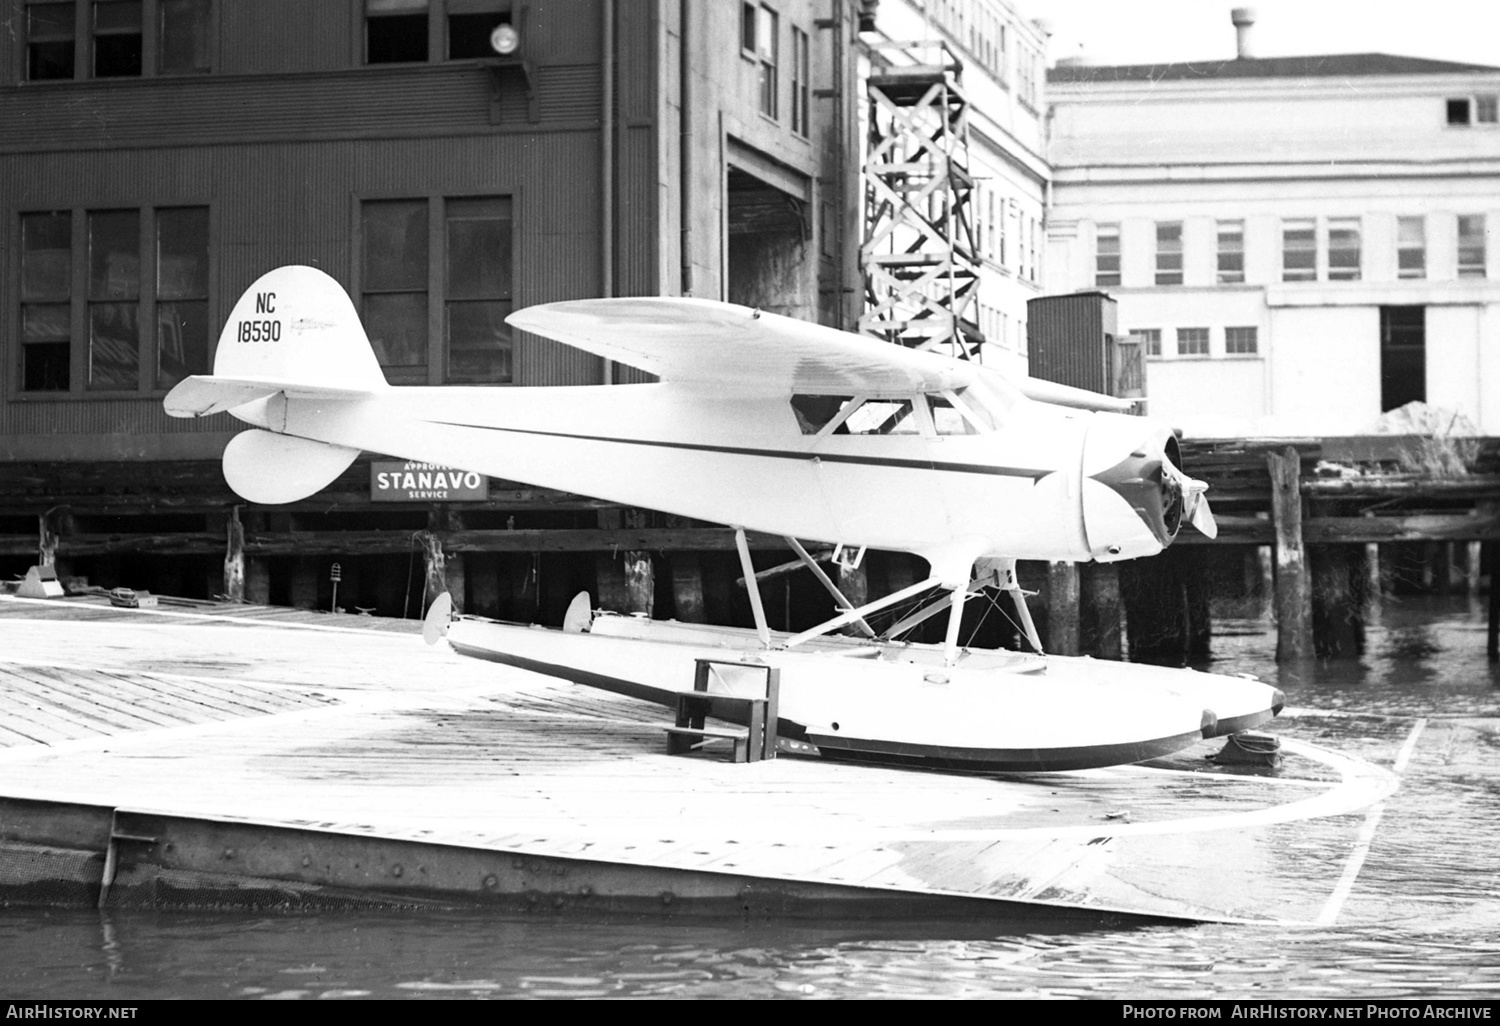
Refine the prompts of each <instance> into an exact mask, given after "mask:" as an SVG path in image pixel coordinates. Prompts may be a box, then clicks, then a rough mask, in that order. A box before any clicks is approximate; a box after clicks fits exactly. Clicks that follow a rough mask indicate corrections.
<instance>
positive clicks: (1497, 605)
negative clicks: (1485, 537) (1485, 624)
mask: <svg viewBox="0 0 1500 1026" xmlns="http://www.w3.org/2000/svg"><path fill="white" fill-rule="evenodd" d="M1484 551H1485V555H1486V556H1487V557H1488V558H1487V559H1486V560H1485V564H1486V568H1487V569H1488V570H1489V572H1490V621H1489V633H1488V635H1487V637H1486V643H1485V651H1486V652H1487V653H1488V654H1489V657H1490V662H1492V663H1493V662H1496V661H1500V586H1497V585H1500V572H1497V571H1500V542H1494V541H1487V542H1485V543H1484Z"/></svg>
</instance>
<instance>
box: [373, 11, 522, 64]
mask: <svg viewBox="0 0 1500 1026" xmlns="http://www.w3.org/2000/svg"><path fill="white" fill-rule="evenodd" d="M364 4H365V62H366V63H367V64H399V63H412V62H421V61H426V60H441V59H446V60H450V61H466V60H477V59H483V58H491V57H494V56H496V51H495V47H494V43H493V42H492V39H493V38H494V33H495V30H496V29H498V28H500V26H502V25H510V24H511V9H510V4H508V3H507V2H506V0H364ZM434 32H436V33H437V39H436V40H434V39H433V33H434ZM434 41H435V42H436V44H437V45H436V46H434V45H433V43H434Z"/></svg>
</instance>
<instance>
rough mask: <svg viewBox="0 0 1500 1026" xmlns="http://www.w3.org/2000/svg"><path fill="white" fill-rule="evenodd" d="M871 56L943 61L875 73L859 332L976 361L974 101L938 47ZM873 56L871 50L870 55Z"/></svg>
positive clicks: (897, 46) (901, 46)
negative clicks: (932, 56) (923, 55)
mask: <svg viewBox="0 0 1500 1026" xmlns="http://www.w3.org/2000/svg"><path fill="white" fill-rule="evenodd" d="M874 49H875V50H877V51H878V50H898V51H902V52H904V53H907V54H909V55H917V54H919V53H920V52H921V51H922V50H924V49H925V50H926V51H929V52H931V51H936V52H937V54H938V58H939V59H938V62H937V63H918V64H912V65H904V66H899V67H886V68H883V69H880V70H878V71H874V72H872V73H871V75H870V77H869V81H868V85H867V92H868V99H869V126H868V127H869V146H868V155H867V156H866V158H865V165H864V173H863V178H864V190H865V235H864V243H863V245H862V246H861V247H860V264H861V266H862V268H863V271H864V290H865V311H864V314H863V315H862V316H861V317H860V319H859V327H860V330H861V331H863V332H864V333H866V334H868V335H874V336H875V337H877V338H882V339H885V340H886V341H889V342H899V343H900V344H902V345H905V346H910V347H911V348H913V349H929V350H936V351H938V352H942V353H946V354H948V355H951V356H956V357H959V358H962V359H969V358H972V357H974V356H975V355H976V354H977V353H978V350H979V346H980V343H981V342H982V341H983V336H982V335H981V334H980V332H979V325H978V320H977V317H976V316H975V312H976V311H977V302H978V297H979V261H978V247H977V246H976V245H975V238H974V227H973V221H972V216H971V215H972V208H971V203H970V201H971V198H972V196H973V192H974V180H973V178H972V177H971V176H970V174H969V101H968V99H967V97H965V95H964V92H963V90H962V89H961V88H960V85H959V75H960V72H961V70H962V65H961V64H960V63H959V62H958V60H957V59H956V58H954V57H953V55H952V54H951V53H950V52H949V50H948V48H947V47H946V46H945V45H943V44H942V43H888V44H884V45H882V46H880V47H877V48H874ZM872 56H874V54H872Z"/></svg>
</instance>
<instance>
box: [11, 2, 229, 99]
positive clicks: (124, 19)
mask: <svg viewBox="0 0 1500 1026" xmlns="http://www.w3.org/2000/svg"><path fill="white" fill-rule="evenodd" d="M211 2H212V0H29V2H28V3H27V4H26V78H27V80H28V81H32V82H42V81H49V80H59V79H62V80H66V79H73V78H139V77H140V76H142V75H179V74H193V73H201V72H206V71H208V70H209V67H210V60H209V20H210V15H211V8H210V4H211Z"/></svg>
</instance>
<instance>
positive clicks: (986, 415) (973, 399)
mask: <svg viewBox="0 0 1500 1026" xmlns="http://www.w3.org/2000/svg"><path fill="white" fill-rule="evenodd" d="M979 400H980V397H979V396H977V395H976V394H975V393H974V391H973V390H972V389H960V390H959V391H957V392H944V393H943V394H942V395H940V396H937V395H929V396H927V405H928V408H929V409H930V410H931V411H932V424H933V428H934V430H936V431H937V433H938V434H940V435H981V434H986V433H988V432H990V431H994V430H995V418H994V416H993V415H992V414H991V413H990V411H989V410H988V409H987V408H986V407H985V405H984V404H983V403H982V402H981V401H979Z"/></svg>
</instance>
